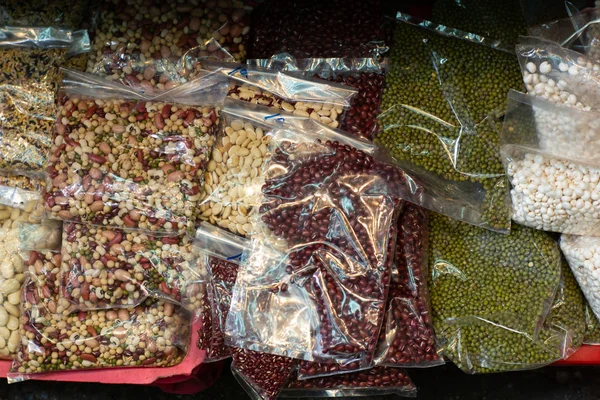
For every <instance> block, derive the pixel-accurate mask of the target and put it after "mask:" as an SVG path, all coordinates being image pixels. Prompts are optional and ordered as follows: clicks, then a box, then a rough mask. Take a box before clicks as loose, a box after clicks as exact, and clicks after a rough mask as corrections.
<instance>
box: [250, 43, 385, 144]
mask: <svg viewBox="0 0 600 400" xmlns="http://www.w3.org/2000/svg"><path fill="white" fill-rule="evenodd" d="M248 65H251V66H256V67H260V68H267V69H276V70H280V71H289V72H295V73H301V74H303V75H307V76H312V75H314V76H316V77H319V78H321V79H327V80H329V81H334V82H338V83H342V84H344V85H348V86H351V87H353V88H356V89H357V90H358V93H357V94H356V96H354V97H353V99H352V105H351V106H350V109H349V110H348V112H347V113H346V115H345V118H344V119H343V121H342V124H341V125H340V129H342V130H343V131H346V132H349V133H352V134H354V135H357V136H361V137H364V138H366V139H369V140H372V139H373V137H374V136H375V132H376V130H377V115H378V114H379V111H380V109H379V107H380V106H381V96H382V94H383V87H384V85H385V75H384V74H383V66H382V65H381V64H380V63H379V61H378V60H377V59H375V58H351V59H344V58H304V59H299V60H296V59H295V58H293V57H292V56H291V55H289V54H285V53H284V54H277V55H274V56H273V57H271V58H270V59H254V60H248Z"/></svg>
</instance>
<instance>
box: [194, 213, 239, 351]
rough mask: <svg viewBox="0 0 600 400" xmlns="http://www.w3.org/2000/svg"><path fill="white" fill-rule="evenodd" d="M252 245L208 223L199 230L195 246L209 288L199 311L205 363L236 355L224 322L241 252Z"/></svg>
mask: <svg viewBox="0 0 600 400" xmlns="http://www.w3.org/2000/svg"><path fill="white" fill-rule="evenodd" d="M249 244H250V241H249V240H247V239H243V238H240V237H239V236H236V235H233V234H231V233H229V232H227V231H224V230H223V229H220V228H217V227H215V226H212V225H210V224H207V223H202V224H200V226H199V227H198V229H197V230H196V237H195V239H194V243H193V245H194V249H195V252H196V253H197V255H198V260H197V263H198V265H199V267H198V268H199V269H200V270H203V271H204V273H205V280H204V282H205V286H206V298H205V299H204V302H203V306H202V307H201V308H200V310H199V311H200V314H201V319H202V329H201V331H200V332H198V337H199V339H198V347H199V348H201V349H203V350H206V358H205V359H204V362H213V361H219V360H222V359H224V358H228V357H231V354H232V352H233V350H232V348H231V347H229V346H226V345H225V333H224V332H225V321H226V320H227V314H228V313H229V306H230V304H231V296H232V294H233V287H234V285H235V282H236V279H237V273H238V269H239V264H240V260H241V258H242V253H243V252H244V250H247V249H248V246H249Z"/></svg>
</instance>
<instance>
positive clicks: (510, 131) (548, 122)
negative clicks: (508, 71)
mask: <svg viewBox="0 0 600 400" xmlns="http://www.w3.org/2000/svg"><path fill="white" fill-rule="evenodd" d="M508 99H509V101H508V111H507V113H506V116H505V118H504V127H503V134H502V137H501V142H502V143H501V153H502V158H503V160H504V162H505V166H506V173H507V175H508V178H509V180H510V183H511V185H512V187H511V190H510V194H511V198H512V219H513V220H514V221H515V222H518V223H520V224H523V225H525V226H529V227H532V228H536V229H540V230H545V231H554V232H562V233H569V234H575V235H590V236H594V235H597V234H598V230H597V224H598V222H599V221H600V214H599V212H600V206H598V200H600V190H599V188H598V187H597V184H598V179H599V177H600V168H598V165H599V161H600V160H598V146H597V144H596V143H597V141H598V138H600V124H598V117H599V116H600V115H599V114H598V112H597V111H584V110H578V109H574V108H569V107H564V106H562V105H558V104H553V103H551V102H548V101H545V100H542V99H539V98H536V97H532V96H529V95H526V94H523V93H518V92H512V91H511V92H510V93H509V96H508Z"/></svg>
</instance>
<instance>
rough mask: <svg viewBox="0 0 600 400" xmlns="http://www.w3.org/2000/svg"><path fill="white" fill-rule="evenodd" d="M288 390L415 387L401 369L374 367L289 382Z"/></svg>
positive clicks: (411, 388) (407, 388) (412, 388)
mask: <svg viewBox="0 0 600 400" xmlns="http://www.w3.org/2000/svg"><path fill="white" fill-rule="evenodd" d="M287 387H288V388H292V389H315V390H317V389H338V390H344V389H346V390H352V389H355V390H356V389H367V388H396V389H398V390H399V391H402V390H406V391H410V390H414V389H415V386H414V384H413V383H412V381H411V380H410V378H409V376H408V375H407V374H406V372H405V371H404V370H403V369H399V368H389V367H374V368H371V369H368V370H364V371H358V372H352V373H347V374H338V375H332V376H328V377H324V378H316V379H306V380H297V379H294V380H291V381H290V382H289V383H288V385H287Z"/></svg>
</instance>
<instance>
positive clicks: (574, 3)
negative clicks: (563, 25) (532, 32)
mask: <svg viewBox="0 0 600 400" xmlns="http://www.w3.org/2000/svg"><path fill="white" fill-rule="evenodd" d="M588 4H589V0H569V1H565V0H521V8H522V9H523V16H524V17H525V23H526V24H527V26H533V25H538V24H541V23H544V22H547V21H553V20H556V19H558V18H564V17H567V16H568V15H571V14H572V13H573V8H575V9H578V10H581V9H583V8H584V7H587V6H588Z"/></svg>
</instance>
